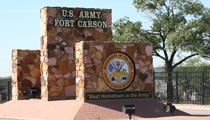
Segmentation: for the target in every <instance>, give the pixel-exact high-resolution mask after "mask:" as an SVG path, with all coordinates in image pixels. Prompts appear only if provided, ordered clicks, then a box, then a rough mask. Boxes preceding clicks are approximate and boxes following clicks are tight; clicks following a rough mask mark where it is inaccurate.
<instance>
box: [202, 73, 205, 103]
mask: <svg viewBox="0 0 210 120" xmlns="http://www.w3.org/2000/svg"><path fill="white" fill-rule="evenodd" d="M204 99H205V72H204V71H203V72H202V104H203V105H204V104H205V101H204Z"/></svg>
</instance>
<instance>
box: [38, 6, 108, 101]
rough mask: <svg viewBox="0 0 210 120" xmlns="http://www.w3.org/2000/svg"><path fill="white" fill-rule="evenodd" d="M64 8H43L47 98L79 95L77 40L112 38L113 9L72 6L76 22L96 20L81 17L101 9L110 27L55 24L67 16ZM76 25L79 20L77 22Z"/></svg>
mask: <svg viewBox="0 0 210 120" xmlns="http://www.w3.org/2000/svg"><path fill="white" fill-rule="evenodd" d="M62 9H69V8H61V7H45V8H42V9H41V16H40V19H41V38H40V39H41V83H42V87H41V89H42V93H41V98H42V99H43V100H56V99H67V98H71V97H75V96H76V95H75V93H76V92H75V89H76V88H75V87H76V86H75V78H76V67H75V66H76V64H75V43H76V42H79V41H111V40H112V31H111V24H112V23H111V10H108V9H86V8H70V9H71V10H73V11H74V17H73V18H71V19H73V20H75V21H78V19H80V20H92V19H87V18H85V19H81V18H78V17H77V16H79V14H80V13H79V12H80V11H82V10H87V11H88V10H89V11H91V10H94V11H101V13H102V15H101V17H100V19H95V18H94V19H93V20H104V21H107V22H108V27H107V28H81V27H78V26H77V25H74V27H65V26H64V27H60V26H55V19H65V18H64V17H63V16H62V15H61V10H62ZM75 24H76V22H75Z"/></svg>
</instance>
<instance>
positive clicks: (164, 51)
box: [159, 30, 168, 61]
mask: <svg viewBox="0 0 210 120" xmlns="http://www.w3.org/2000/svg"><path fill="white" fill-rule="evenodd" d="M159 32H160V37H161V38H162V42H163V53H164V55H165V57H166V58H165V60H167V61H168V54H167V52H166V46H165V40H166V39H165V37H164V36H163V35H162V32H161V30H160V31H159Z"/></svg>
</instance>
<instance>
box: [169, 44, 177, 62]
mask: <svg viewBox="0 0 210 120" xmlns="http://www.w3.org/2000/svg"><path fill="white" fill-rule="evenodd" d="M176 52H177V50H176V46H175V47H174V48H173V52H172V53H171V57H170V60H169V61H170V62H171V63H172V61H173V59H174V56H175V54H176Z"/></svg>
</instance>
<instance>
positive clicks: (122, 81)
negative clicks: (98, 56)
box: [103, 52, 135, 91]
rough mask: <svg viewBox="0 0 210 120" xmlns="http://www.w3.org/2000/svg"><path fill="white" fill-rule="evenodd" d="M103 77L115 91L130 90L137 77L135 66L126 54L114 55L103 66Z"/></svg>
mask: <svg viewBox="0 0 210 120" xmlns="http://www.w3.org/2000/svg"><path fill="white" fill-rule="evenodd" d="M103 77H104V81H105V83H106V85H108V86H109V87H110V88H111V89H113V90H117V91H120V90H124V89H126V88H128V87H129V86H130V85H131V83H132V82H133V80H134V77H135V66H134V63H133V61H132V59H131V58H130V57H129V56H128V55H127V54H125V53H120V52H118V53H113V54H112V55H110V56H109V57H108V58H106V60H105V62H104V64H103Z"/></svg>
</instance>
